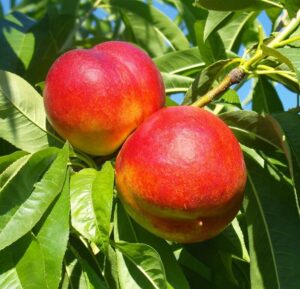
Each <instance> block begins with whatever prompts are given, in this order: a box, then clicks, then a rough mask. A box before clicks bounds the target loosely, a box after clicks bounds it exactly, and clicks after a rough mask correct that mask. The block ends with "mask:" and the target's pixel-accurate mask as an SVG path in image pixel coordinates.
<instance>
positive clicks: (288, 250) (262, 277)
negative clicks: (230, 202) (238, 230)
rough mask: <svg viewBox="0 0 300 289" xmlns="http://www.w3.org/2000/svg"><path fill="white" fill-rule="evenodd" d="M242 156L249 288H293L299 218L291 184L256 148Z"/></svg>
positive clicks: (296, 277) (296, 274) (297, 277)
mask: <svg viewBox="0 0 300 289" xmlns="http://www.w3.org/2000/svg"><path fill="white" fill-rule="evenodd" d="M246 156H247V157H246V162H247V168H248V177H249V179H248V180H249V182H248V185H247V189H246V198H245V202H244V210H245V213H246V219H247V224H248V237H249V251H250V260H251V262H250V274H251V284H252V287H251V288H254V289H256V288H273V289H277V288H278V289H283V288H289V289H294V288H295V289H297V288H298V287H299V284H300V275H299V270H298V265H297V264H298V263H299V258H300V250H299V242H300V229H299V228H300V221H299V216H298V213H297V208H296V204H295V200H294V196H293V190H292V186H291V185H290V184H289V183H288V182H286V181H285V180H284V179H283V178H282V177H281V174H280V173H279V172H278V171H277V170H275V169H274V168H273V167H272V166H270V165H269V164H268V163H267V162H266V161H265V160H264V159H262V158H261V156H259V155H258V154H257V153H256V152H254V151H252V150H248V151H247V155H246ZM287 240H288V246H287V245H286V242H287Z"/></svg>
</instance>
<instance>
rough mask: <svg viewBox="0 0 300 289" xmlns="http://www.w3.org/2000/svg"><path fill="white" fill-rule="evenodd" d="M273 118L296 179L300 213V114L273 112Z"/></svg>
mask: <svg viewBox="0 0 300 289" xmlns="http://www.w3.org/2000/svg"><path fill="white" fill-rule="evenodd" d="M272 118H273V119H274V121H275V122H276V125H277V126H279V127H278V134H279V136H280V138H281V140H282V147H283V150H284V152H285V155H286V158H287V160H288V162H289V169H290V173H291V176H292V178H293V181H294V190H295V198H296V200H297V205H298V211H299V213H300V203H299V200H300V137H299V133H297V132H298V131H299V129H300V116H299V115H297V114H295V113H288V112H285V113H278V114H273V115H272Z"/></svg>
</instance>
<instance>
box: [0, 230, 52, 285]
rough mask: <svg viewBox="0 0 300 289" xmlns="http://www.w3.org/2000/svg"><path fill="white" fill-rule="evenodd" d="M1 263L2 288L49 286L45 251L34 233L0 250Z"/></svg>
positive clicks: (0, 282) (0, 279)
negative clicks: (46, 274)
mask: <svg viewBox="0 0 300 289" xmlns="http://www.w3.org/2000/svg"><path fill="white" fill-rule="evenodd" d="M0 264H1V266H0V288H1V289H41V288H49V287H48V286H47V282H46V278H45V277H46V276H45V266H44V258H43V253H42V250H41V247H40V244H39V242H38V240H37V239H36V238H35V236H34V235H33V234H27V235H26V236H24V237H23V238H21V239H20V240H18V241H17V242H15V243H14V244H13V245H11V246H9V247H7V248H6V249H4V250H2V251H0Z"/></svg>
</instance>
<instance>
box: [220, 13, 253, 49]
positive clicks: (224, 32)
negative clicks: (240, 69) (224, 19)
mask: <svg viewBox="0 0 300 289" xmlns="http://www.w3.org/2000/svg"><path fill="white" fill-rule="evenodd" d="M253 15H254V12H241V13H235V14H234V16H233V17H232V18H231V19H230V22H229V23H228V24H227V25H225V27H223V28H221V29H220V30H219V31H218V32H219V35H220V37H221V38H222V40H223V43H224V46H225V48H226V49H227V50H232V51H235V52H237V51H236V49H235V48H236V47H237V49H238V48H239V45H237V44H239V39H240V38H241V35H242V34H243V31H244V29H245V27H246V25H247V23H248V22H249V21H250V20H251V18H252V17H253ZM249 32H250V31H249V30H248V31H246V33H247V34H250V33H249Z"/></svg>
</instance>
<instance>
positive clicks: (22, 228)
mask: <svg viewBox="0 0 300 289" xmlns="http://www.w3.org/2000/svg"><path fill="white" fill-rule="evenodd" d="M67 161H68V147H67V146H66V147H65V148H64V149H63V150H61V151H59V152H58V151H57V150H53V149H46V150H43V151H40V152H37V153H35V154H33V155H32V156H31V157H30V158H29V160H28V161H27V162H26V164H25V165H24V166H23V167H22V169H21V170H20V171H19V172H18V173H17V174H16V175H15V176H14V177H13V178H12V179H11V180H10V181H9V182H6V184H5V186H3V187H2V188H1V190H0V203H1V204H2V205H1V209H0V213H1V214H0V250H1V249H3V248H5V247H6V246H8V245H10V244H12V243H13V242H15V241H16V240H18V239H19V238H20V237H22V236H23V235H25V234H26V233H27V232H29V231H30V230H31V229H32V228H33V227H34V226H35V225H36V223H37V222H38V221H39V220H40V218H41V217H42V215H43V214H44V213H45V211H46V210H47V208H48V207H49V206H50V204H51V203H52V202H53V200H54V199H55V197H56V196H57V195H58V194H59V193H60V192H61V190H62V188H63V186H64V182H65V176H66V169H67Z"/></svg>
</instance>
